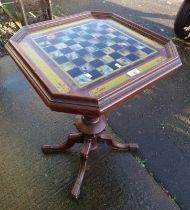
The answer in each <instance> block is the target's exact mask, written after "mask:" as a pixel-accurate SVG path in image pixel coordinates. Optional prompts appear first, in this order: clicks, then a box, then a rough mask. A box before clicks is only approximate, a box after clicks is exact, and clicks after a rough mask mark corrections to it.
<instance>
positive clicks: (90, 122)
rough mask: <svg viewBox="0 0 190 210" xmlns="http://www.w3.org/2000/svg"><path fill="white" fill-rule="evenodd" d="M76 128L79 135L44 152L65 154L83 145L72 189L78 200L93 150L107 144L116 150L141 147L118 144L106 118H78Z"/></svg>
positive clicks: (70, 136)
mask: <svg viewBox="0 0 190 210" xmlns="http://www.w3.org/2000/svg"><path fill="white" fill-rule="evenodd" d="M75 126H76V128H77V129H78V131H79V133H75V134H70V135H69V136H68V139H67V141H66V142H65V143H63V144H54V145H43V146H42V151H43V152H44V153H45V154H49V153H57V152H64V151H65V150H67V149H69V148H70V147H72V146H73V145H74V144H75V143H82V148H81V152H80V168H79V172H78V175H77V178H76V181H75V184H74V186H73V189H72V192H71V194H72V196H73V197H74V198H75V199H78V197H79V194H80V187H81V184H82V181H83V178H84V174H85V171H86V165H87V159H88V154H89V152H90V151H91V150H94V149H96V148H97V145H98V143H106V144H107V145H109V146H111V147H112V148H113V149H116V150H126V151H136V150H137V149H138V148H139V147H138V145H137V144H121V143H119V142H117V141H116V140H115V139H114V138H113V137H112V135H111V134H109V133H108V132H106V131H105V127H106V120H105V116H101V117H97V118H95V117H87V116H77V117H76V123H75Z"/></svg>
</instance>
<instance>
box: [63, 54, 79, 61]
mask: <svg viewBox="0 0 190 210" xmlns="http://www.w3.org/2000/svg"><path fill="white" fill-rule="evenodd" d="M65 57H67V58H68V59H69V60H74V59H77V58H78V57H79V56H78V54H77V53H76V52H71V53H67V54H65Z"/></svg>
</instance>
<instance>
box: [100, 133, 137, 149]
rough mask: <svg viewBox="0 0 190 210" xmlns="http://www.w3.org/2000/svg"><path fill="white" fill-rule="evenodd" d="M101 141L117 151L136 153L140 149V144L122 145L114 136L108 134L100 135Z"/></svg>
mask: <svg viewBox="0 0 190 210" xmlns="http://www.w3.org/2000/svg"><path fill="white" fill-rule="evenodd" d="M99 139H100V141H103V142H106V143H107V145H109V146H111V147H112V148H113V149H116V150H127V151H136V150H137V149H138V148H139V145H138V144H134V143H130V144H122V143H119V142H118V141H116V140H115V139H114V138H113V136H112V135H111V134H109V133H107V132H105V131H104V132H102V133H101V134H100V135H99Z"/></svg>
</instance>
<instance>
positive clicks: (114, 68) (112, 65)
mask: <svg viewBox="0 0 190 210" xmlns="http://www.w3.org/2000/svg"><path fill="white" fill-rule="evenodd" d="M117 64H118V63H116V62H115V61H113V62H111V63H108V64H107V65H108V66H109V67H110V68H112V69H113V70H116V69H118V67H117Z"/></svg>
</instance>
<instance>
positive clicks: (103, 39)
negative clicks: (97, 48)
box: [98, 36, 107, 42]
mask: <svg viewBox="0 0 190 210" xmlns="http://www.w3.org/2000/svg"><path fill="white" fill-rule="evenodd" d="M98 40H100V41H101V42H104V41H106V40H107V37H105V36H100V37H98Z"/></svg>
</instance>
